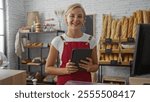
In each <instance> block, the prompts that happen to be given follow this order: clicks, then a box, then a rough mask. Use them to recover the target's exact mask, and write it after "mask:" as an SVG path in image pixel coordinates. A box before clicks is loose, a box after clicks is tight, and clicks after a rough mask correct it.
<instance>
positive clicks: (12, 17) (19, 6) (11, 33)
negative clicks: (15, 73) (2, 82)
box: [6, 0, 25, 69]
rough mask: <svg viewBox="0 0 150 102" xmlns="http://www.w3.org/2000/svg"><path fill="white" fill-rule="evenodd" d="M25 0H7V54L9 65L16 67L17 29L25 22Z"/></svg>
mask: <svg viewBox="0 0 150 102" xmlns="http://www.w3.org/2000/svg"><path fill="white" fill-rule="evenodd" d="M24 12H25V11H24V1H23V0H6V15H7V18H6V21H7V27H6V29H7V30H6V31H7V32H6V33H7V56H8V59H9V62H10V64H9V67H10V68H13V69H15V68H16V66H17V57H16V55H15V47H14V46H15V37H16V33H17V30H18V28H19V27H20V26H22V25H23V24H24V19H25V16H24Z"/></svg>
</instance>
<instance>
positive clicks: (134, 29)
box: [132, 17, 138, 39]
mask: <svg viewBox="0 0 150 102" xmlns="http://www.w3.org/2000/svg"><path fill="white" fill-rule="evenodd" d="M137 24H138V22H137V18H136V17H135V18H134V24H133V33H132V38H134V39H135V38H136V33H137Z"/></svg>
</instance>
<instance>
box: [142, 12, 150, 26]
mask: <svg viewBox="0 0 150 102" xmlns="http://www.w3.org/2000/svg"><path fill="white" fill-rule="evenodd" d="M143 23H144V24H148V23H149V12H148V11H146V10H143Z"/></svg>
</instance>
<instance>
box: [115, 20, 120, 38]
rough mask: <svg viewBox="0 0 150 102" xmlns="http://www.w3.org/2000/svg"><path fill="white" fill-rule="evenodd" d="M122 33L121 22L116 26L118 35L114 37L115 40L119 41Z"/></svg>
mask: <svg viewBox="0 0 150 102" xmlns="http://www.w3.org/2000/svg"><path fill="white" fill-rule="evenodd" d="M120 33H121V20H118V21H117V26H116V34H115V36H114V39H117V38H118V37H119V36H120Z"/></svg>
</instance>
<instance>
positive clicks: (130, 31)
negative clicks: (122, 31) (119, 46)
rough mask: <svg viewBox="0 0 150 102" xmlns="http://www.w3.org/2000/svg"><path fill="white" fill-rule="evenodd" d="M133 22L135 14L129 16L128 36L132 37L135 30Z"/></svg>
mask: <svg viewBox="0 0 150 102" xmlns="http://www.w3.org/2000/svg"><path fill="white" fill-rule="evenodd" d="M133 23H134V18H133V16H131V17H130V18H129V26H128V36H127V37H128V38H131V37H132V32H133Z"/></svg>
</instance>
